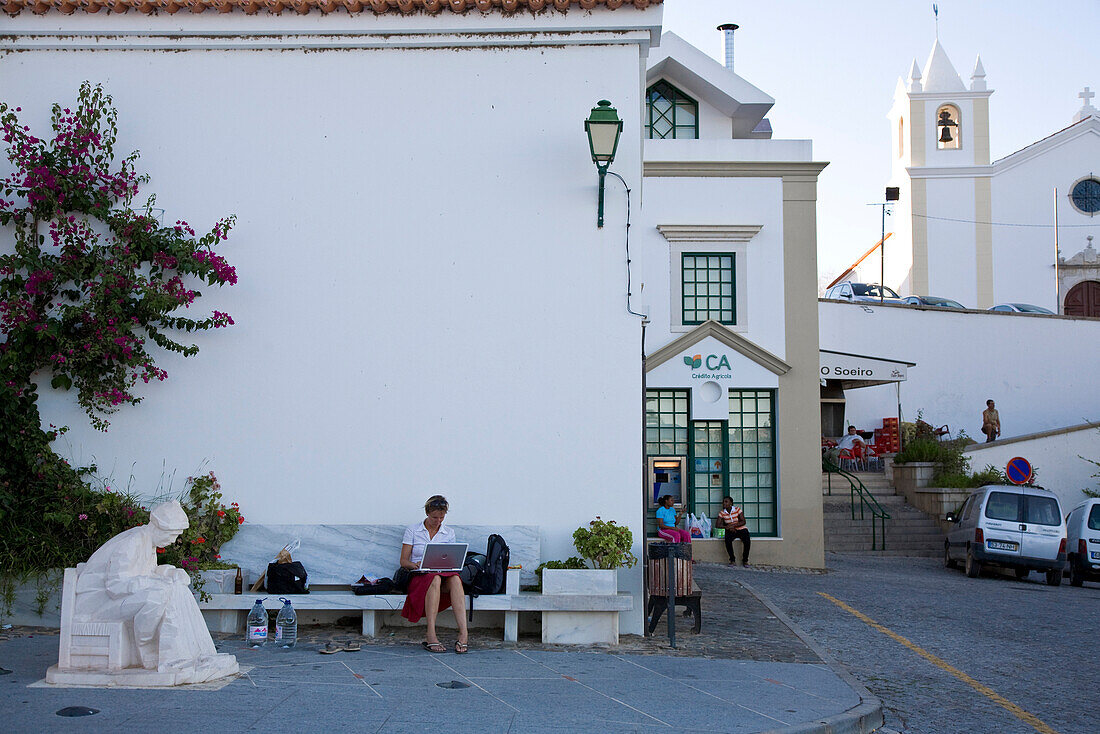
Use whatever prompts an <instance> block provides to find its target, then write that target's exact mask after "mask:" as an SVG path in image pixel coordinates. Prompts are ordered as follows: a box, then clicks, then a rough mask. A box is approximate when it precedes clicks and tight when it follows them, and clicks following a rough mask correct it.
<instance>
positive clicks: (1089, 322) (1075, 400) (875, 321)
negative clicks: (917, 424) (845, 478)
mask: <svg viewBox="0 0 1100 734" xmlns="http://www.w3.org/2000/svg"><path fill="white" fill-rule="evenodd" d="M819 310H820V324H821V348H822V349H829V350H834V351H839V352H850V353H855V354H865V355H868V356H873V357H883V358H886V359H896V360H902V361H907V362H916V367H911V368H910V369H909V371H908V377H909V379H908V380H907V381H906V382H903V383H900V384H901V402H902V413H903V415H902V418H903V420H906V421H912V420H915V419H916V417H917V412H918V411H923V414H924V420H926V421H927V422H929V423H932V424H934V425H935V426H940V425H944V424H947V425H949V426H950V427H951V431H952V434H955V433H957V432H958V431H959V430H960V429H962V430H965V431H966V432H967V434H969V435H970V436H971V437H972V438H975V439H983V438H984V436H983V435H982V433H981V413H982V411H983V410H984V409H985V401H986V400H987V399H990V398H992V399H993V400H995V401H996V403H997V410H998V411H1000V415H1001V426H1002V429H1003V438H1010V437H1013V436H1019V435H1022V434H1025V433H1033V432H1037V431H1046V430H1053V429H1056V428H1065V427H1066V426H1073V425H1078V424H1080V423H1082V422H1084V421H1095V420H1097V419H1100V394H1098V393H1097V392H1096V389H1095V380H1096V378H1095V374H1094V370H1093V368H1092V365H1095V364H1097V363H1098V362H1100V320H1097V319H1075V318H1068V317H1054V316H1028V315H1023V314H1000V313H987V312H976V313H975V312H953V311H949V310H938V309H918V308H916V307H911V306H888V305H887V306H879V305H877V304H846V303H834V302H829V301H822V302H821V303H820V304H819ZM845 398H846V399H847V406H846V411H845V415H846V419H847V420H848V421H849V422H851V423H853V424H854V425H856V426H858V427H860V428H877V427H879V426H880V425H881V421H882V418H883V417H884V416H894V415H897V397H896V393H895V388H894V385H893V384H891V385H881V386H877V387H867V388H860V389H856V390H848V391H846V392H845Z"/></svg>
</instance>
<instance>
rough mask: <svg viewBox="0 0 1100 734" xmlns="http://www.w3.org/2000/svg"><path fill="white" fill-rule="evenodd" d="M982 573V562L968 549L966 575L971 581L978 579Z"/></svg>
mask: <svg viewBox="0 0 1100 734" xmlns="http://www.w3.org/2000/svg"><path fill="white" fill-rule="evenodd" d="M981 573H982V562H981V561H979V560H978V559H977V558H975V557H974V552H973V551H971V550H970V549H969V548H968V549H967V551H966V575H967V576H968V577H970V578H972V579H976V578H978V576H980V575H981Z"/></svg>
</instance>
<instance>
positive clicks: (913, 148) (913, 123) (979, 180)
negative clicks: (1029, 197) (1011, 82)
mask: <svg viewBox="0 0 1100 734" xmlns="http://www.w3.org/2000/svg"><path fill="white" fill-rule="evenodd" d="M991 94H993V91H992V90H990V89H988V88H987V87H986V81H985V69H984V68H983V66H982V60H981V57H978V59H977V60H976V62H975V64H974V70H973V72H972V73H971V75H970V86H969V88H968V87H967V86H966V84H964V83H963V81H962V79H961V78H960V77H959V74H958V72H956V71H955V67H954V66H953V65H952V64H951V60H950V59H949V58H948V57H947V52H946V51H944V48H943V46H942V45H940V42H939V39H936V41H935V43H934V44H933V45H932V51H931V53H930V54H929V55H928V60H927V61H926V62H925V64H924V68H923V69H921V68H919V67H918V66H917V62H916V61H915V60H914V61H913V63H912V65H911V66H910V69H909V73H908V75H907V77H906V78H905V79H900V78H899V79H898V84H897V87H896V89H895V91H894V104H893V107H892V108H891V110H890V113H889V115H888V118H889V120H890V125H891V132H892V134H891V139H892V141H893V142H892V146H891V147H892V153H893V165H892V168H891V176H890V182H889V185H891V186H897V187H899V189H900V190H901V199H900V201H899V202H898V205H897V208H896V210H895V212H894V215H893V222H892V229H893V231H894V233H895V236H894V237H893V238H891V240H889V241H888V245H887V251H886V256H885V257H886V261H885V269H886V273H887V277H886V280H887V284H888V285H891V286H893V287H895V288H896V289H898V290H899V291H901V292H902V293H903V295H904V294H905V293H911V294H915V295H938V296H945V297H948V298H954V299H956V300H959V301H961V302H962V303H963V304H964V305H966V306H968V307H971V308H974V307H978V308H987V307H989V306H991V305H993V303H992V300H993V286H992V273H993V239H992V233H991V232H989V231H984V232H982V231H979V230H982V229H983V228H984V230H989V229H990V228H989V226H988V224H984V225H983V224H981V223H988V222H990V221H991V216H990V215H991V209H992V201H991V191H990V176H991V174H992V168H991V167H990V165H989V164H990V161H989V97H990V95H991ZM933 217H934V218H933ZM969 243H974V244H973V245H971V244H969Z"/></svg>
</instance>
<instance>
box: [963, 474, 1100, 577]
mask: <svg viewBox="0 0 1100 734" xmlns="http://www.w3.org/2000/svg"><path fill="white" fill-rule="evenodd" d="M947 520H948V522H951V523H953V525H952V526H951V528H950V529H949V530H948V531H947V539H946V540H945V541H944V550H943V563H944V565H945V566H947V567H948V568H954V567H955V566H956V564H957V562H958V561H963V562H964V563H965V565H966V575H967V576H969V577H970V578H976V577H977V576H978V574H980V573H981V572H982V566H983V565H986V564H990V565H996V566H1003V567H1007V568H1012V569H1015V571H1016V578H1021V579H1022V578H1024V577H1025V576H1027V575H1028V573H1029V572H1031V571H1045V572H1046V575H1047V583H1048V584H1050V585H1051V586H1057V585H1058V584H1060V583H1062V571H1063V569H1064V568H1065V565H1066V523H1065V520H1063V519H1062V508H1061V506H1060V505H1059V504H1058V497H1057V496H1056V495H1055V494H1054V493H1053V492H1049V491H1047V490H1045V489H1037V488H1035V487H1017V486H1007V485H1006V486H1000V485H989V486H985V487H981V488H979V489H976V490H974V492H973V493H972V494H971V495H970V496H969V497H967V498H966V501H965V502H963V504H962V506H961V507H960V508H959V509H958V510H957V511H956V512H951V513H948V515H947ZM1098 550H1100V548H1098Z"/></svg>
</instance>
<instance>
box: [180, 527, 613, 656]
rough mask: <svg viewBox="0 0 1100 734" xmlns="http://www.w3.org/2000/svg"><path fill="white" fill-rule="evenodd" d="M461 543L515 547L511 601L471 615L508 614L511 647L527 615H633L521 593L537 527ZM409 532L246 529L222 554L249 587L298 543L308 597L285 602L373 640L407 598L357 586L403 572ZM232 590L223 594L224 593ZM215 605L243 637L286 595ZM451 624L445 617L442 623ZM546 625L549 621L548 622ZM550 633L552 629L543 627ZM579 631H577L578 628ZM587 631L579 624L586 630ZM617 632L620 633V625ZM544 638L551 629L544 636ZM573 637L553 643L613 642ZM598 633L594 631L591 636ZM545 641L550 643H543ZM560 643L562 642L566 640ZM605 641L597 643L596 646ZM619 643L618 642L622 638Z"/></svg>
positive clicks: (485, 603) (572, 598)
mask: <svg viewBox="0 0 1100 734" xmlns="http://www.w3.org/2000/svg"><path fill="white" fill-rule="evenodd" d="M450 527H451V528H452V529H453V530H454V531H455V538H456V540H457V541H458V542H460V543H468V544H469V546H470V549H471V550H475V551H479V552H483V551H484V549H485V544H486V541H487V540H488V537H489V535H491V534H493V533H497V534H499V535H501V536H502V537H503V538H504V540H505V541H506V542H507V543H508V549H509V555H510V559H509V563H510V564H511V565H512V566H519V567H520V568H511V569H510V570H509V572H508V574H507V578H506V582H505V593H503V594H495V595H491V596H479V597H476V598H473V599H470V598H467V605H466V608H467V609H469V610H472V611H473V612H483V611H484V612H503V615H504V639H505V640H506V641H509V642H515V641H516V640H517V639H518V636H519V615H520V614H521V613H546V612H549V613H552V614H551V616H552V617H553V619H554V624H551V625H550V627H554V626H555V624H557V620H568V623H569V624H573V620H574V619H575V614H574V613H576V614H579V615H581V618H585V617H589V616H593V614H592V613H597V612H602V613H612V612H615V613H617V612H624V611H630V610H632V609H633V604H634V600H633V597H632V596H631V595H629V594H620V593H615V592H614V590H612V591H611V593H578V594H556V595H555V594H540V593H532V592H520V590H519V589H520V586H521V584H522V585H534V584H535V583H536V578H535V569H536V568H538V565H539V562H540V555H541V554H540V546H539V528H538V526H536V525H509V526H485V525H451V526H450ZM404 532H405V527H404V526H402V525H252V524H246V525H244V526H242V527H241V529H240V531H239V532H238V533H237V534H236V535H235V536H234V537H233V539H232V540H231V541H229V542H228V543H226V544H225V545H223V546H222V547H221V549H220V552H221V556H222V559H223V560H225V561H228V562H230V563H236V564H237V565H239V566H240V567H241V569H242V571H243V572H244V576H245V578H246V579H255V578H258V577H259V575H260V574H261V573H262V572H264V571H265V570H266V569H267V564H268V563H269V562H270V561H271V559H272V557H273V556H274V555H275V553H276V552H278V550H279V549H280V548H282V547H283V546H284V545H286V543H288V542H289V541H291V540H293V539H294V538H298V539H300V540H301V547H300V548H299V549H298V550H297V551H296V552H295V553H294V560H296V561H301V562H302V565H304V566H305V568H306V572H307V573H308V574H309V585H310V593H309V594H283V595H282V596H284V597H285V598H288V599H290V600H291V603H292V604H293V605H294V608H295V609H297V610H306V611H328V612H343V611H347V612H349V613H352V614H361V615H362V632H363V635H364V636H367V637H373V636H375V635H376V634H377V633H378V631H379V629H380V628H381V624H382V622H383V621H384V620H385V618H386V617H387V616H390V617H392V616H393V614H394V612H396V611H399V610H400V609H401V607H402V606H403V605H404V604H405V596H404V595H403V594H380V595H364V596H355V595H354V594H353V593H352V592H351V584H353V583H354V582H356V581H358V580H359V577H360V576H362V575H364V574H369V575H373V576H392V574H393V572H394V571H395V570H396V568H397V561H398V556H399V555H400V551H401V540H402V537H403V534H404ZM227 590H228V589H224V588H223V589H222V592H224V591H227ZM206 591H207V593H208V594H209V595H210V597H211V598H210V599H209V600H208V601H205V602H200V603H199V608H200V609H202V610H203V616H204V617H205V618H206V622H207V626H208V627H209V628H210V629H211V630H212V631H216V632H241V631H243V629H244V618H245V616H246V612H247V611H248V610H249V609H251V608H252V605H253V604H254V603H255V601H256V599H257V598H261V597H264V596H265V595H266V596H267V597H268V598H267V600H266V601H265V602H264V605H265V607H266V608H267V609H269V610H277V609H278V608H279V607H280V606H281V604H280V602H279V600H278V597H279V596H280V595H278V594H268V593H267V592H249V591H247V589H246V591H245V593H244V594H242V595H235V594H228V593H211V592H212V591H213V590H212V589H211V588H207V589H206ZM443 619H444V621H445V620H446V617H444V618H443ZM545 620H546V618H545V617H544V621H545ZM543 626H544V628H545V627H546V624H544V625H543ZM574 626H575V625H574ZM587 626H588V625H585V624H583V623H582V624H580V627H582V628H583V627H587ZM616 630H617V625H616ZM544 631H545V629H544ZM570 632H571V633H572V634H570V635H569V636H567V637H562V636H560V635H554V639H551V640H550V641H552V642H557V641H561V642H579V641H588V642H593V641H605V640H606V637H607V635H606V634H603V635H595V634H594V633H592V639H587V638H586V634H588V633H586V631H585V630H584V629H579V630H575V631H574V630H572V629H570ZM590 632H591V631H590ZM544 636H545V635H544ZM559 637H561V639H559ZM597 637H598V638H599V639H596V638H597ZM615 637H616V639H617V634H616V635H615Z"/></svg>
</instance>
